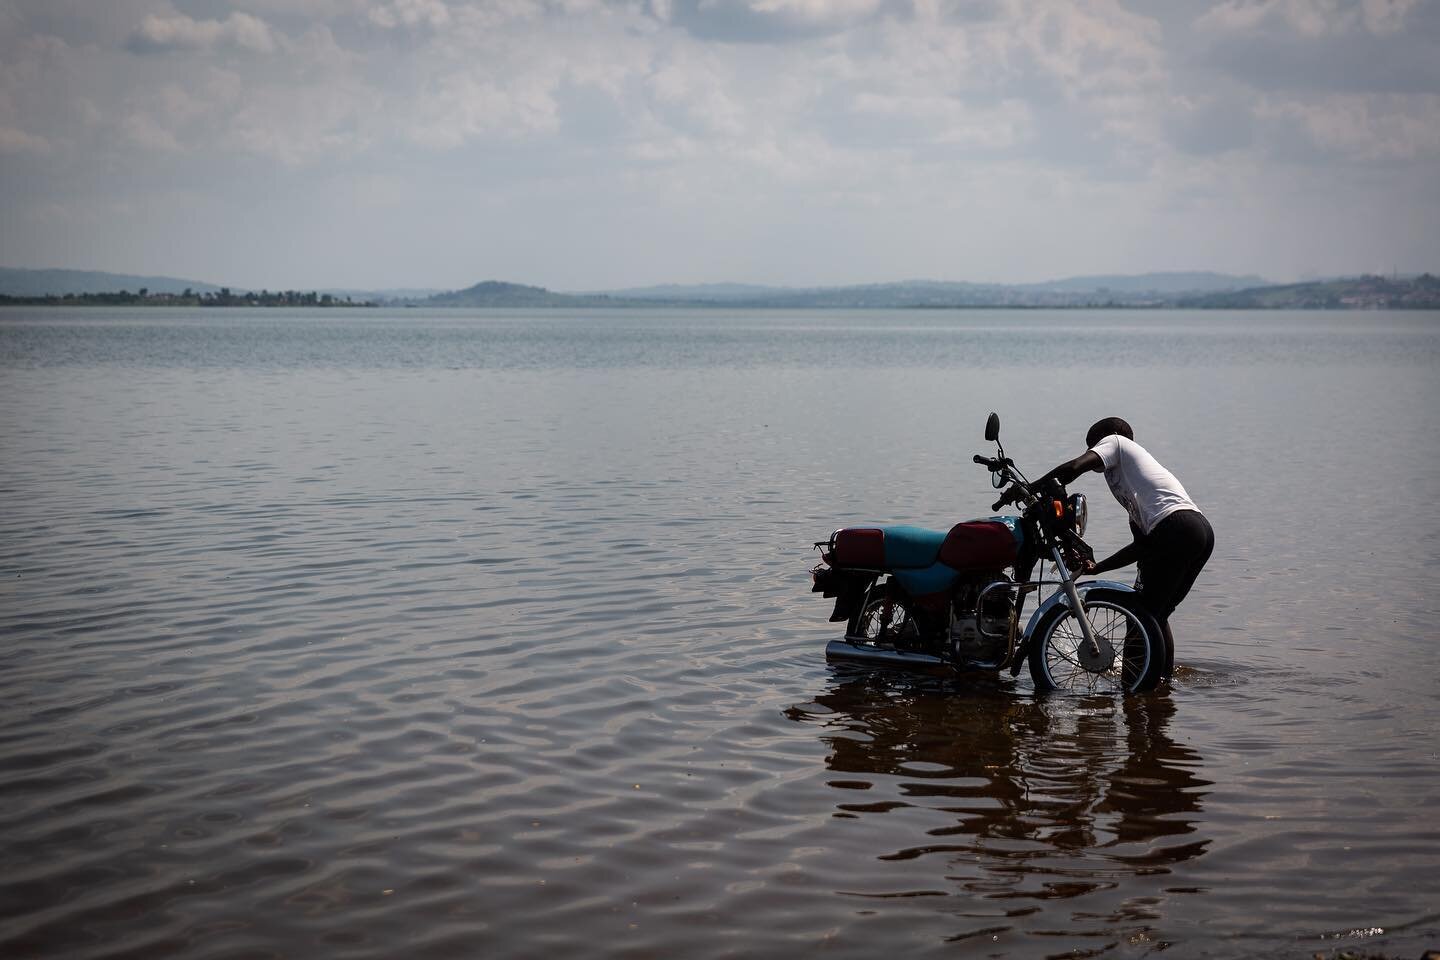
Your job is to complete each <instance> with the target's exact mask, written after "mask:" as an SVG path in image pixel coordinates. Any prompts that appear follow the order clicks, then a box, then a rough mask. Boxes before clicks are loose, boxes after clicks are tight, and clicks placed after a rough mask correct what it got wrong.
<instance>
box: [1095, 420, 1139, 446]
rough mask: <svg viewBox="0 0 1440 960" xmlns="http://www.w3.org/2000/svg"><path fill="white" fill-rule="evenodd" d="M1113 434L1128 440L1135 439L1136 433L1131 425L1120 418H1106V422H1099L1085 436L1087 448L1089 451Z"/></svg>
mask: <svg viewBox="0 0 1440 960" xmlns="http://www.w3.org/2000/svg"><path fill="white" fill-rule="evenodd" d="M1112 433H1118V434H1120V436H1122V437H1124V438H1125V439H1126V440H1134V439H1135V431H1133V430H1131V429H1130V424H1128V423H1126V422H1125V421H1124V420H1121V419H1120V418H1119V417H1106V418H1105V419H1104V420H1097V421H1096V422H1095V426H1093V427H1091V428H1090V432H1089V433H1087V434H1085V448H1086V449H1087V450H1088V449H1089V448H1091V447H1093V446H1095V444H1097V443H1099V442H1100V441H1101V440H1104V439H1105V438H1106V437H1108V436H1110V434H1112Z"/></svg>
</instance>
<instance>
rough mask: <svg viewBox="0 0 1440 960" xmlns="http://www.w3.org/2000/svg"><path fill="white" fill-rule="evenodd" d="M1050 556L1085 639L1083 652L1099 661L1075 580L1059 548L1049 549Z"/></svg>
mask: <svg viewBox="0 0 1440 960" xmlns="http://www.w3.org/2000/svg"><path fill="white" fill-rule="evenodd" d="M1050 556H1051V557H1053V558H1054V560H1055V569H1056V570H1058V571H1059V573H1060V586H1061V588H1062V589H1063V590H1064V591H1065V596H1066V597H1068V598H1069V600H1070V609H1071V610H1073V611H1075V619H1076V620H1078V621H1080V632H1081V634H1083V635H1084V637H1085V652H1086V653H1087V654H1089V655H1090V656H1091V657H1093V658H1095V659H1096V660H1099V659H1100V657H1101V653H1100V642H1099V641H1098V640H1096V639H1095V630H1094V628H1092V627H1091V626H1090V618H1089V617H1088V616H1086V615H1085V604H1084V602H1082V601H1081V599H1080V591H1078V590H1076V589H1075V578H1074V577H1072V576H1070V568H1069V567H1067V566H1065V558H1064V557H1062V556H1061V555H1060V548H1059V547H1054V548H1053V549H1051V551H1050Z"/></svg>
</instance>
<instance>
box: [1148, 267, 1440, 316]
mask: <svg viewBox="0 0 1440 960" xmlns="http://www.w3.org/2000/svg"><path fill="white" fill-rule="evenodd" d="M1176 306H1180V307H1194V308H1200V309H1223V310H1317V309H1318V310H1440V278H1437V277H1434V276H1432V275H1431V274H1428V273H1422V274H1420V275H1419V276H1418V277H1378V276H1371V275H1365V276H1359V277H1342V278H1339V279H1332V280H1317V281H1312V282H1310V283H1288V284H1277V285H1273V286H1266V287H1255V288H1253V289H1249V290H1235V291H1231V292H1228V293H1213V294H1208V295H1204V296H1194V297H1185V298H1182V299H1180V300H1179V301H1177V302H1176Z"/></svg>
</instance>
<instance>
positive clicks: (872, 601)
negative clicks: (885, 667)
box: [845, 583, 920, 650]
mask: <svg viewBox="0 0 1440 960" xmlns="http://www.w3.org/2000/svg"><path fill="white" fill-rule="evenodd" d="M919 638H920V631H919V624H917V623H916V621H915V611H914V608H913V604H912V601H911V600H910V598H909V597H908V596H906V594H905V592H904V591H903V590H900V589H898V588H897V587H895V586H894V584H893V583H886V584H884V585H882V586H880V587H877V588H875V589H874V590H872V591H871V592H870V596H869V598H867V599H866V601H865V603H864V604H863V605H862V606H861V607H860V610H859V611H858V612H857V613H856V614H855V616H853V617H851V618H850V622H849V623H848V624H847V625H846V630H845V639H846V640H849V641H851V642H852V643H867V644H871V645H873V646H877V647H894V648H895V649H898V650H909V649H915V648H916V647H917V646H918V641H919Z"/></svg>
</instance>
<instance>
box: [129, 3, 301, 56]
mask: <svg viewBox="0 0 1440 960" xmlns="http://www.w3.org/2000/svg"><path fill="white" fill-rule="evenodd" d="M126 47H127V48H128V49H129V50H130V51H131V52H132V53H140V54H145V53H166V52H170V51H177V50H192V51H200V52H206V51H211V50H216V49H221V48H230V49H235V50H245V51H249V52H252V53H274V52H275V50H276V48H277V43H276V40H275V35H274V34H273V33H272V31H271V29H270V27H269V25H267V24H266V23H265V21H263V20H261V19H260V18H258V17H255V16H252V15H250V14H248V13H242V12H239V11H237V12H234V13H231V14H230V16H229V17H227V18H226V19H224V20H195V19H193V18H191V17H188V16H186V15H185V14H183V13H180V14H175V15H173V16H161V15H158V14H150V15H149V16H147V17H145V19H144V20H142V21H141V22H140V25H139V26H138V27H136V28H135V31H134V32H133V33H132V34H131V35H130V38H129V40H128V41H127V42H126Z"/></svg>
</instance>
